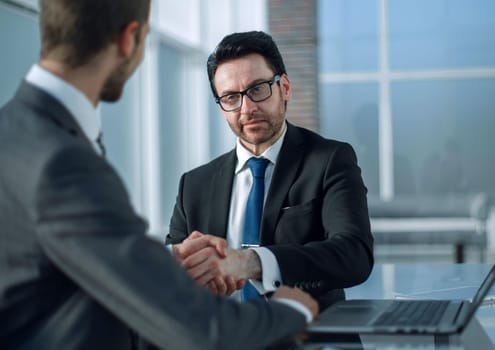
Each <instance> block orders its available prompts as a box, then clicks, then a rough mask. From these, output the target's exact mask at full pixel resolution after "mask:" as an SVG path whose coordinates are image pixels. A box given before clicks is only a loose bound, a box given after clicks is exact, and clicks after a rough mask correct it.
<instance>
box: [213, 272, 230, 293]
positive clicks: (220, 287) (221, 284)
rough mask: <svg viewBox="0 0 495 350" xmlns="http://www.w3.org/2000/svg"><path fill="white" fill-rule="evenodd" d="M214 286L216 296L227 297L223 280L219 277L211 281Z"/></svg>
mask: <svg viewBox="0 0 495 350" xmlns="http://www.w3.org/2000/svg"><path fill="white" fill-rule="evenodd" d="M212 282H213V283H214V284H215V287H216V289H217V290H218V294H222V295H228V294H227V289H228V288H227V284H226V283H225V281H224V279H223V278H222V277H220V276H217V277H215V278H214V279H213V281H212Z"/></svg>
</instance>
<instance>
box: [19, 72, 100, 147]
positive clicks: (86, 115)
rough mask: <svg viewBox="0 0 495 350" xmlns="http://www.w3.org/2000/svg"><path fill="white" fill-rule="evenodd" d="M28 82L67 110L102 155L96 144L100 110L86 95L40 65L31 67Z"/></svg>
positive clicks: (98, 132)
mask: <svg viewBox="0 0 495 350" xmlns="http://www.w3.org/2000/svg"><path fill="white" fill-rule="evenodd" d="M26 81H27V82H28V83H30V84H32V85H35V86H36V87H38V88H40V89H42V90H43V91H45V92H46V93H48V94H50V95H51V96H52V97H54V98H55V99H57V100H58V101H59V102H60V103H61V104H62V105H63V106H64V107H65V108H67V110H68V111H69V112H70V113H71V114H72V116H73V117H74V118H75V119H76V122H77V123H78V124H79V127H80V128H81V129H82V131H83V132H84V134H85V135H86V137H87V138H88V140H90V141H91V143H92V145H93V148H94V149H95V150H96V152H98V153H99V154H101V150H100V147H99V146H98V143H97V142H96V139H97V138H98V135H99V134H100V132H101V118H100V115H99V113H98V110H97V109H96V108H95V107H94V106H93V104H92V103H91V101H89V100H88V98H87V97H86V95H84V94H83V93H82V92H81V91H79V90H78V89H76V88H75V87H74V86H72V85H70V84H69V83H67V82H66V81H64V80H63V79H61V78H59V77H57V76H56V75H55V74H53V73H51V72H49V71H47V70H46V69H43V68H42V67H41V66H39V65H38V64H35V65H33V66H32V67H31V69H30V70H29V72H28V74H27V75H26Z"/></svg>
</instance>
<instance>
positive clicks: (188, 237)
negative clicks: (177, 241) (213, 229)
mask: <svg viewBox="0 0 495 350" xmlns="http://www.w3.org/2000/svg"><path fill="white" fill-rule="evenodd" d="M201 236H203V234H202V233H201V232H199V231H193V232H191V234H190V235H189V236H187V238H186V239H185V240H186V241H187V240H191V239H195V238H199V237H201Z"/></svg>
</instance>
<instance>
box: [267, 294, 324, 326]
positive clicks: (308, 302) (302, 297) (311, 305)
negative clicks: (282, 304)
mask: <svg viewBox="0 0 495 350" xmlns="http://www.w3.org/2000/svg"><path fill="white" fill-rule="evenodd" d="M272 298H274V299H277V298H283V299H290V300H295V301H298V302H300V303H301V304H303V305H304V306H306V307H307V308H308V310H309V311H310V312H311V314H312V315H313V319H316V317H317V316H318V312H319V309H320V307H319V306H318V303H317V302H316V300H314V299H313V298H312V297H311V295H309V294H308V293H306V292H303V291H302V290H300V289H298V288H291V287H287V286H282V287H280V288H278V289H277V291H276V292H275V293H274V294H273V296H272Z"/></svg>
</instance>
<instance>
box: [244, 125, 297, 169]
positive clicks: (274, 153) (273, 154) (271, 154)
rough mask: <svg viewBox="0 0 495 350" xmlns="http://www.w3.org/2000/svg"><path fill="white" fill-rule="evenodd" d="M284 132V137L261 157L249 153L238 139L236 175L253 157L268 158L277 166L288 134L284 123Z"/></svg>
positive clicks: (281, 136)
mask: <svg viewBox="0 0 495 350" xmlns="http://www.w3.org/2000/svg"><path fill="white" fill-rule="evenodd" d="M283 128H284V131H283V132H282V135H280V137H279V138H278V140H277V141H275V143H274V144H273V145H271V146H270V147H268V148H267V149H266V151H265V152H263V153H262V154H261V155H260V156H255V155H254V154H252V153H251V152H249V151H248V150H247V149H246V148H244V146H243V145H242V144H241V141H240V140H239V138H237V145H236V155H237V166H236V168H235V173H236V174H237V173H239V172H240V171H241V170H242V169H244V167H245V166H246V162H247V161H248V160H249V158H251V157H258V158H261V157H262V158H266V159H268V160H269V161H270V163H272V164H274V165H275V164H276V162H277V157H278V154H279V153H280V149H281V148H282V144H283V142H284V139H285V134H286V132H287V125H286V123H284V125H283Z"/></svg>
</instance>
